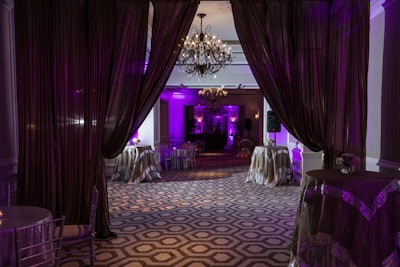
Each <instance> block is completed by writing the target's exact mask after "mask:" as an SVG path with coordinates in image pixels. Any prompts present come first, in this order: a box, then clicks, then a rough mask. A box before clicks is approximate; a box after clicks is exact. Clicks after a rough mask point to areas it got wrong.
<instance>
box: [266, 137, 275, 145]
mask: <svg viewBox="0 0 400 267" xmlns="http://www.w3.org/2000/svg"><path fill="white" fill-rule="evenodd" d="M274 144H275V140H274V139H271V138H270V139H268V146H273V145H274Z"/></svg>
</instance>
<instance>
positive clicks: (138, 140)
mask: <svg viewBox="0 0 400 267" xmlns="http://www.w3.org/2000/svg"><path fill="white" fill-rule="evenodd" d="M131 142H132V144H133V145H134V146H136V145H137V144H139V143H140V139H139V138H136V137H134V138H132V140H131Z"/></svg>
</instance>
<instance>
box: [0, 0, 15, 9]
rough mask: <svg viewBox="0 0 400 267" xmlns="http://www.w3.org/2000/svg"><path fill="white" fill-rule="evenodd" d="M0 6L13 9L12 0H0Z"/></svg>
mask: <svg viewBox="0 0 400 267" xmlns="http://www.w3.org/2000/svg"><path fill="white" fill-rule="evenodd" d="M0 5H3V6H5V7H7V8H14V0H0Z"/></svg>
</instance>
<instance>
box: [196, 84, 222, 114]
mask: <svg viewBox="0 0 400 267" xmlns="http://www.w3.org/2000/svg"><path fill="white" fill-rule="evenodd" d="M198 94H199V96H200V98H201V99H202V100H203V102H204V103H205V105H206V106H207V108H209V109H210V110H211V111H214V112H215V111H217V110H218V109H219V108H220V105H221V103H220V102H221V100H222V99H223V98H225V97H226V96H228V91H226V90H225V89H223V88H203V89H201V90H199V92H198Z"/></svg>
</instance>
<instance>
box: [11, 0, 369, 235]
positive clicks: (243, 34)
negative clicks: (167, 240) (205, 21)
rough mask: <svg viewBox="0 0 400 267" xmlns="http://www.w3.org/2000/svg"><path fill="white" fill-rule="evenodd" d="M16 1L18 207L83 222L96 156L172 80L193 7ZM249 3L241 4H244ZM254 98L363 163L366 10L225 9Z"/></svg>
mask: <svg viewBox="0 0 400 267" xmlns="http://www.w3.org/2000/svg"><path fill="white" fill-rule="evenodd" d="M151 2H152V4H153V7H154V12H153V14H154V15H153V19H152V20H151V21H152V34H151V49H150V56H149V62H148V65H147V67H146V64H145V60H146V44H147V40H148V38H150V36H147V32H148V14H149V9H150V1H149V0H138V1H129V0H114V1H112V0H102V1H95V0H84V1H82V0H72V1H63V0H16V1H15V43H16V49H15V51H16V57H17V61H16V62H17V64H16V70H17V71H16V72H17V77H16V78H17V79H16V80H17V88H18V92H17V95H18V99H17V101H18V119H19V148H20V150H19V174H18V196H17V198H18V202H19V203H20V204H26V205H35V206H43V207H46V208H48V209H50V210H51V211H52V212H53V214H55V215H56V216H60V215H61V214H65V215H66V216H67V222H68V223H82V222H84V221H85V220H86V219H87V216H88V214H89V212H88V211H89V206H90V205H89V202H90V199H89V198H90V194H89V192H90V191H91V188H92V186H93V185H96V186H97V188H98V189H99V191H100V199H99V208H98V216H97V218H98V225H97V231H98V233H99V234H100V235H102V236H105V237H107V236H108V235H109V214H108V203H107V187H106V183H105V177H104V172H103V166H102V159H103V157H106V158H112V157H115V156H116V155H118V154H119V153H120V152H121V151H122V149H123V147H124V146H125V144H126V142H127V141H128V138H129V137H130V136H131V135H132V134H133V133H134V132H135V131H136V130H137V129H138V127H139V126H140V124H141V123H142V122H143V120H144V118H145V117H146V115H147V114H148V112H149V111H150V110H151V108H152V106H153V105H154V103H155V102H156V100H157V98H158V97H159V95H160V94H161V91H162V90H163V87H164V85H165V83H166V81H167V79H168V77H169V75H170V73H171V70H172V68H173V66H174V64H175V61H176V58H177V56H178V53H179V47H180V45H181V44H182V42H183V40H184V36H185V35H186V34H187V32H188V31H189V28H190V25H191V22H192V21H193V18H194V16H195V12H196V9H197V5H198V3H199V1H198V0H196V1H195V0H191V1H186V0H153V1H151ZM244 2H245V3H244ZM231 3H232V8H233V13H234V20H235V25H236V28H237V31H238V34H239V38H240V41H241V44H242V46H243V49H244V52H245V54H246V57H247V60H248V61H249V64H250V67H251V69H252V71H253V74H254V75H255V77H256V80H257V82H258V83H259V86H260V90H261V91H262V92H263V94H264V96H265V98H266V99H267V101H268V102H269V104H270V105H271V106H272V108H273V109H274V111H276V113H277V114H278V116H279V118H280V119H281V121H282V122H283V124H284V125H285V127H286V128H287V129H288V130H289V132H290V133H292V134H293V135H294V136H295V137H296V138H297V139H299V140H300V141H301V142H303V144H305V145H306V146H308V147H309V148H310V149H312V150H315V151H318V150H324V151H325V154H326V156H328V157H327V158H326V159H325V163H326V167H330V166H332V162H333V160H334V159H333V156H334V154H335V153H336V152H337V151H339V150H341V151H344V150H349V151H352V152H355V153H357V154H359V156H360V157H361V159H362V162H363V166H364V164H365V132H366V116H367V113H366V110H367V107H366V103H367V101H366V100H367V98H366V78H367V59H368V35H369V31H368V27H369V24H368V21H369V1H367V0H357V1H347V0H330V1H326V0H325V1H322V0H321V1H289V0H287V1H270V0H251V1H239V0H232V1H231Z"/></svg>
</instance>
